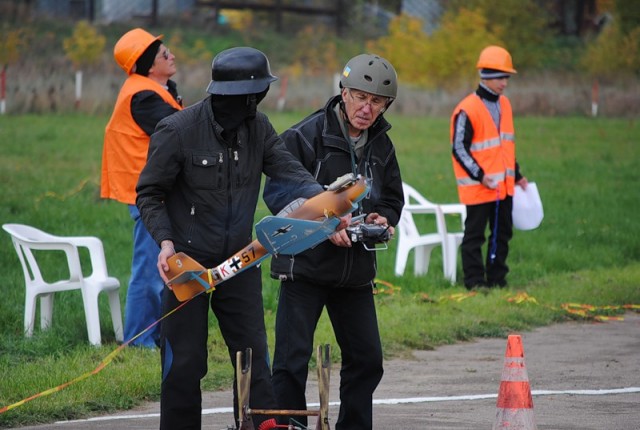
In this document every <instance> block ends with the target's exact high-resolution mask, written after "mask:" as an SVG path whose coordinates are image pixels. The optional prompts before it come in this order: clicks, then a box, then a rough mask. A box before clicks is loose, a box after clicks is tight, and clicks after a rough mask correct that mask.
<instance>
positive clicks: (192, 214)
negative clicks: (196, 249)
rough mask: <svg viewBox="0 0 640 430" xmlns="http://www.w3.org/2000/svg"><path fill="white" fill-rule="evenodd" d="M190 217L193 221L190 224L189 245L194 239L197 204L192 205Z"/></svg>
mask: <svg viewBox="0 0 640 430" xmlns="http://www.w3.org/2000/svg"><path fill="white" fill-rule="evenodd" d="M189 216H191V220H190V222H189V235H188V239H187V243H189V244H191V239H192V238H193V231H194V230H195V225H196V204H195V203H191V211H190V212H189Z"/></svg>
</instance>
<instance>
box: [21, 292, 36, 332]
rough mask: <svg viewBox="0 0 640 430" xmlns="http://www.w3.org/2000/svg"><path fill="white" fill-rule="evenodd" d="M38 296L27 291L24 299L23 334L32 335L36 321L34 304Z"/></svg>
mask: <svg viewBox="0 0 640 430" xmlns="http://www.w3.org/2000/svg"><path fill="white" fill-rule="evenodd" d="M37 303H38V296H35V295H32V294H29V293H28V292H27V294H26V297H25V299H24V335H25V336H26V337H31V336H32V335H33V326H34V325H35V323H36V305H37Z"/></svg>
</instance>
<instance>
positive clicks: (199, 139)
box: [136, 98, 322, 267]
mask: <svg viewBox="0 0 640 430" xmlns="http://www.w3.org/2000/svg"><path fill="white" fill-rule="evenodd" d="M221 133H222V128H221V127H220V125H219V124H217V123H216V122H215V120H214V115H213V111H212V108H211V101H210V98H206V99H204V100H202V101H200V102H199V103H196V104H195V105H192V106H190V107H188V108H186V109H184V110H182V111H179V112H176V113H175V114H173V115H171V116H169V117H167V118H165V119H164V120H162V121H161V122H160V123H159V124H158V126H157V128H156V132H155V133H154V134H153V135H152V136H151V143H150V145H149V155H148V160H147V164H146V165H145V167H144V169H143V170H142V172H141V174H140V178H139V180H138V185H137V187H136V191H137V199H136V205H137V206H138V208H139V209H140V213H141V215H142V219H143V221H144V224H145V226H146V228H147V230H148V231H149V233H151V235H152V236H153V238H154V240H155V241H156V242H157V243H160V242H162V241H163V240H172V241H173V242H174V245H175V249H176V251H178V252H180V251H183V252H185V253H186V254H188V255H189V256H191V257H193V258H195V259H196V260H197V261H199V262H200V263H201V264H203V265H205V266H206V267H211V266H214V265H217V264H219V263H220V262H222V261H223V260H224V259H226V258H227V257H229V256H230V255H232V254H233V253H235V252H236V251H238V250H240V249H241V248H243V247H244V246H245V245H247V244H248V243H250V242H251V237H252V230H253V221H254V220H253V218H254V213H255V209H256V204H257V200H258V197H259V193H260V181H261V174H262V173H263V172H264V173H265V174H267V175H269V176H273V177H276V178H280V179H282V180H286V181H294V182H295V184H296V186H295V187H291V188H290V192H291V194H290V195H288V196H285V198H286V199H287V202H289V201H291V200H293V199H295V198H297V197H307V198H308V197H312V196H314V195H316V194H318V193H319V192H321V191H322V188H321V187H320V186H319V185H318V184H317V183H316V182H315V181H314V179H313V177H312V176H311V175H310V174H309V173H308V172H307V171H306V170H305V169H304V168H303V167H302V166H301V165H300V163H299V162H298V161H297V160H295V159H294V158H293V156H291V154H289V153H288V152H287V150H286V149H285V147H284V144H283V142H282V140H281V139H280V138H279V137H278V135H277V134H276V132H275V130H274V129H273V127H272V125H271V123H270V122H269V119H268V118H267V117H266V116H265V115H264V114H262V113H260V112H258V113H257V116H256V118H255V119H254V120H250V121H247V122H245V123H244V124H243V125H241V126H240V127H239V128H238V133H237V138H236V139H235V140H234V141H233V142H230V143H227V142H225V141H224V139H222V136H221ZM287 202H285V203H287Z"/></svg>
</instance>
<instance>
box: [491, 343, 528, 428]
mask: <svg viewBox="0 0 640 430" xmlns="http://www.w3.org/2000/svg"><path fill="white" fill-rule="evenodd" d="M496 406H497V412H496V420H495V422H494V423H493V430H500V429H510V430H536V429H537V428H536V422H535V419H534V417H533V399H532V398H531V387H530V386H529V377H528V376H527V368H526V367H525V365H524V350H523V348H522V338H521V337H520V335H510V336H509V338H508V340H507V352H506V353H505V355H504V368H503V370H502V379H501V380H500V392H499V393H498V402H497V405H496Z"/></svg>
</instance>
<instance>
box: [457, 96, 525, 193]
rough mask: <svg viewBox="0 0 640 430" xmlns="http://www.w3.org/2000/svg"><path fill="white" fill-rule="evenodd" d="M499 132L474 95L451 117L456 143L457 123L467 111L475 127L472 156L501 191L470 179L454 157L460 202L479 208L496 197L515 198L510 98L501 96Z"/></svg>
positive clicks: (513, 142) (480, 101)
mask: <svg viewBox="0 0 640 430" xmlns="http://www.w3.org/2000/svg"><path fill="white" fill-rule="evenodd" d="M499 102H500V112H501V114H500V129H499V130H498V128H496V126H495V123H494V122H493V119H492V118H491V114H490V113H489V110H488V109H487V107H486V106H485V105H484V103H483V102H482V100H481V99H480V97H478V96H477V95H476V94H475V93H474V94H471V95H469V96H467V97H466V98H465V99H464V100H462V101H461V102H460V104H458V106H456V108H455V109H454V111H453V115H452V116H451V125H450V135H451V142H452V144H453V133H454V127H455V124H454V121H455V118H456V116H457V115H458V113H459V112H460V111H461V110H464V111H465V112H466V113H467V115H468V117H469V121H471V125H472V126H473V137H472V139H471V155H472V156H473V158H474V159H475V160H476V162H477V163H478V164H479V165H480V167H482V170H483V171H484V174H485V176H486V175H489V177H491V178H492V179H493V180H494V181H495V182H496V183H497V184H498V188H497V190H495V189H493V190H492V189H490V188H487V187H485V186H484V185H482V183H480V182H478V181H476V180H474V179H471V178H470V177H469V175H468V174H467V172H466V171H465V170H464V169H463V168H462V166H460V164H459V163H458V161H457V160H456V159H455V158H454V157H453V156H452V157H451V159H452V161H453V171H454V173H455V176H456V183H457V185H458V196H459V198H460V202H461V203H464V204H465V205H477V204H481V203H488V202H493V201H495V200H496V198H500V200H502V199H504V198H505V197H506V196H507V195H510V196H513V188H514V184H515V177H516V152H515V132H514V127H513V113H512V111H511V103H510V102H509V99H507V98H506V97H504V96H500V99H499Z"/></svg>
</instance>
